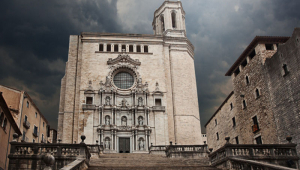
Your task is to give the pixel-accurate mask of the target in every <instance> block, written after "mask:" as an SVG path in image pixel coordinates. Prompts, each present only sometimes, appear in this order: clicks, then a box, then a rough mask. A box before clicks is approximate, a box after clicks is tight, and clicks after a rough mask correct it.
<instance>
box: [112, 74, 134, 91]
mask: <svg viewBox="0 0 300 170" xmlns="http://www.w3.org/2000/svg"><path fill="white" fill-rule="evenodd" d="M133 83H134V79H133V76H132V75H131V74H129V73H126V72H120V73H118V74H116V75H115V77H114V84H115V85H116V86H117V87H118V88H120V89H128V88H130V87H131V86H132V85H133Z"/></svg>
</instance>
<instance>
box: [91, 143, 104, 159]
mask: <svg viewBox="0 0 300 170" xmlns="http://www.w3.org/2000/svg"><path fill="white" fill-rule="evenodd" d="M97 143H98V142H97ZM87 148H88V149H89V152H90V154H91V156H92V157H95V158H99V156H100V154H102V153H103V145H98V144H97V145H87Z"/></svg>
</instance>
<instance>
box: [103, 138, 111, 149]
mask: <svg viewBox="0 0 300 170" xmlns="http://www.w3.org/2000/svg"><path fill="white" fill-rule="evenodd" d="M104 145H105V146H104V147H105V149H109V148H110V139H109V138H106V139H105V144H104Z"/></svg>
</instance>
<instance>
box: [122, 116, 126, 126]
mask: <svg viewBox="0 0 300 170" xmlns="http://www.w3.org/2000/svg"><path fill="white" fill-rule="evenodd" d="M121 124H122V126H127V118H126V117H125V116H123V117H122V118H121Z"/></svg>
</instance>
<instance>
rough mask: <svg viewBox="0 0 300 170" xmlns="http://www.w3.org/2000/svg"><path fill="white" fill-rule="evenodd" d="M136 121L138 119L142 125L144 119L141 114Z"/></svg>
mask: <svg viewBox="0 0 300 170" xmlns="http://www.w3.org/2000/svg"><path fill="white" fill-rule="evenodd" d="M138 121H139V125H140V126H142V125H144V119H143V117H142V116H140V117H139V118H138Z"/></svg>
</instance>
